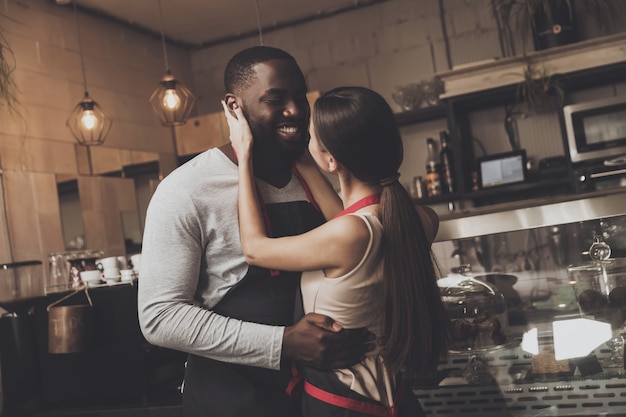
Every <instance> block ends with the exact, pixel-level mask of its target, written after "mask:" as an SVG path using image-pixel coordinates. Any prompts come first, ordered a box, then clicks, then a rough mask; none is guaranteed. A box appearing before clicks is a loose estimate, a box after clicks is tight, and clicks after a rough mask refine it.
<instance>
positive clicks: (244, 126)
mask: <svg viewBox="0 0 626 417" xmlns="http://www.w3.org/2000/svg"><path fill="white" fill-rule="evenodd" d="M222 107H223V108H224V115H226V121H227V122H228V129H229V130H230V135H229V137H230V143H231V145H232V146H233V149H234V150H235V153H236V154H237V157H238V158H242V157H247V156H249V155H250V153H251V151H252V143H253V142H254V138H253V137H252V131H251V130H250V125H249V124H248V121H247V120H246V117H245V116H244V115H243V111H242V110H241V108H240V107H239V106H238V105H237V103H233V105H232V111H233V113H235V115H234V116H233V115H232V114H231V112H230V109H229V108H228V106H227V105H226V102H224V100H222Z"/></svg>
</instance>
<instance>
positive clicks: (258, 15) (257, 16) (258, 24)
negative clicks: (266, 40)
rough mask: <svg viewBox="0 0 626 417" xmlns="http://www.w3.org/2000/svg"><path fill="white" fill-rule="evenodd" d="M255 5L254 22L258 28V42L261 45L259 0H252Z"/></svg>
mask: <svg viewBox="0 0 626 417" xmlns="http://www.w3.org/2000/svg"><path fill="white" fill-rule="evenodd" d="M254 4H255V6H256V24H257V26H258V28H259V43H260V45H261V46H263V29H262V28H261V11H260V9H259V0H254Z"/></svg>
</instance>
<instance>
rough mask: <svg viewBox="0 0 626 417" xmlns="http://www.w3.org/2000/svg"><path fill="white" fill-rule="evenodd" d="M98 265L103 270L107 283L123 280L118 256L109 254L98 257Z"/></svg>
mask: <svg viewBox="0 0 626 417" xmlns="http://www.w3.org/2000/svg"><path fill="white" fill-rule="evenodd" d="M119 258H123V257H119ZM96 266H97V267H98V269H100V270H102V275H104V280H105V281H106V282H107V284H114V283H116V282H119V281H120V280H121V275H120V261H119V259H118V257H117V256H109V257H108V258H102V259H98V260H97V261H96Z"/></svg>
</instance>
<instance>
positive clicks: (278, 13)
mask: <svg viewBox="0 0 626 417" xmlns="http://www.w3.org/2000/svg"><path fill="white" fill-rule="evenodd" d="M55 1H56V2H57V3H59V4H68V3H71V1H70V0H55ZM74 1H75V3H76V4H77V6H79V7H80V8H81V10H87V11H91V12H94V13H96V14H99V15H105V16H107V17H110V18H113V19H114V20H117V21H120V22H123V23H126V24H129V25H131V26H133V27H136V28H138V29H142V30H147V31H149V32H153V33H157V34H160V33H161V19H160V14H159V0H74ZM381 1H386V0H160V3H161V9H162V11H163V32H164V33H165V36H166V37H167V39H168V40H169V41H172V42H175V43H178V44H181V45H185V46H188V47H203V46H209V45H213V44H217V43H221V42H226V41H229V40H233V39H237V38H240V37H244V36H250V35H255V36H258V33H259V21H260V23H261V28H262V33H265V32H268V31H270V30H272V29H275V28H281V27H285V26H289V25H293V24H296V23H301V22H304V21H307V20H310V19H315V18H319V17H324V16H329V15H333V14H336V13H340V12H342V11H346V10H351V9H354V8H359V7H364V6H367V5H370V4H373V3H378V2H381ZM257 9H258V19H257Z"/></svg>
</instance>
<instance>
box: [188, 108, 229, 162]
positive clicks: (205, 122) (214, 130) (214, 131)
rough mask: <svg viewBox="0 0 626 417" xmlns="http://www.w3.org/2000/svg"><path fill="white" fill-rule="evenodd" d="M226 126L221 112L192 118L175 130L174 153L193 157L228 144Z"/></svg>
mask: <svg viewBox="0 0 626 417" xmlns="http://www.w3.org/2000/svg"><path fill="white" fill-rule="evenodd" d="M228 141H229V139H228V125H227V123H226V119H225V117H224V114H223V113H222V112H219V113H210V114H205V115H203V116H198V117H192V118H190V119H189V120H187V123H185V124H184V125H182V126H179V127H177V128H176V152H177V154H178V155H179V156H182V155H193V154H197V153H200V152H204V151H206V150H207V149H210V148H214V147H216V146H220V145H223V144H225V143H228Z"/></svg>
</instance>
